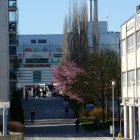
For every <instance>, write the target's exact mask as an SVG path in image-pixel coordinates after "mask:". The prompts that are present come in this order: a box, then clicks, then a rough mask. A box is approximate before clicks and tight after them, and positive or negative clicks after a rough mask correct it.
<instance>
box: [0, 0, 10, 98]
mask: <svg viewBox="0 0 140 140" xmlns="http://www.w3.org/2000/svg"><path fill="white" fill-rule="evenodd" d="M8 40H9V37H8V0H0V99H1V100H7V99H8V94H9V48H8V44H9V41H8Z"/></svg>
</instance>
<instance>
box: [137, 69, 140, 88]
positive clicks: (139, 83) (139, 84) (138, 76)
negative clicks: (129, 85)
mask: <svg viewBox="0 0 140 140" xmlns="http://www.w3.org/2000/svg"><path fill="white" fill-rule="evenodd" d="M137 85H138V86H140V69H138V70H137Z"/></svg>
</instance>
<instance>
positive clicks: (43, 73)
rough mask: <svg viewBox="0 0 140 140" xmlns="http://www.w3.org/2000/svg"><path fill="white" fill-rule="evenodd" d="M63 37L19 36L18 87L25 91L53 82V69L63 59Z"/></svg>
mask: <svg viewBox="0 0 140 140" xmlns="http://www.w3.org/2000/svg"><path fill="white" fill-rule="evenodd" d="M62 38H63V35H59V34H58V35H55V34H54V35H19V36H18V42H19V46H18V58H19V62H20V67H19V69H18V75H17V76H18V77H17V86H18V87H19V88H23V93H25V89H26V87H27V88H30V89H33V88H32V87H34V86H38V85H39V84H42V85H44V86H45V85H49V84H52V82H53V79H52V78H53V69H54V67H56V66H58V64H59V63H60V61H61V57H62Z"/></svg>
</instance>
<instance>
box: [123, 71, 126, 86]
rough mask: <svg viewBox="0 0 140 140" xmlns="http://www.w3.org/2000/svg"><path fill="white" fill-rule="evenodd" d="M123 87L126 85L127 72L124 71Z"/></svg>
mask: <svg viewBox="0 0 140 140" xmlns="http://www.w3.org/2000/svg"><path fill="white" fill-rule="evenodd" d="M122 87H126V73H122Z"/></svg>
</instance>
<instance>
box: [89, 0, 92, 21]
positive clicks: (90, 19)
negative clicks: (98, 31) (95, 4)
mask: <svg viewBox="0 0 140 140" xmlns="http://www.w3.org/2000/svg"><path fill="white" fill-rule="evenodd" d="M89 21H90V22H92V0H89Z"/></svg>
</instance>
